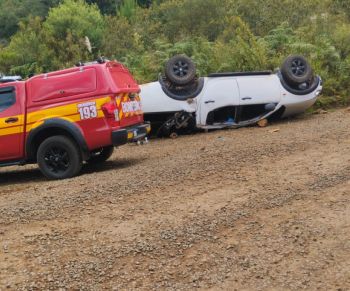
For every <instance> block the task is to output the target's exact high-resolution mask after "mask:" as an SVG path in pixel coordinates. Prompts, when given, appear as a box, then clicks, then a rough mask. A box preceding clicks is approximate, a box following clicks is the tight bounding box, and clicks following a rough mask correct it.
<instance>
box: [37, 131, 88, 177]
mask: <svg viewBox="0 0 350 291" xmlns="http://www.w3.org/2000/svg"><path fill="white" fill-rule="evenodd" d="M37 162H38V165H39V168H40V170H41V172H42V173H43V174H44V175H45V176H46V177H47V178H49V179H55V180H59V179H66V178H71V177H73V176H76V175H77V174H78V173H79V172H80V170H81V167H82V164H83V162H82V156H81V152H80V150H79V147H78V146H77V145H76V144H75V142H74V141H72V140H71V139H70V138H68V137H66V136H61V135H57V136H52V137H49V138H47V139H46V140H44V141H43V142H42V143H41V144H40V146H39V149H38V152H37Z"/></svg>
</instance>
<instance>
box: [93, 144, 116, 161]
mask: <svg viewBox="0 0 350 291" xmlns="http://www.w3.org/2000/svg"><path fill="white" fill-rule="evenodd" d="M113 152H114V146H108V147H103V148H101V149H99V150H96V151H93V152H92V153H91V157H90V158H89V159H88V160H87V161H86V162H88V163H89V164H101V163H103V162H105V161H107V160H108V159H109V158H110V157H111V156H112V154H113Z"/></svg>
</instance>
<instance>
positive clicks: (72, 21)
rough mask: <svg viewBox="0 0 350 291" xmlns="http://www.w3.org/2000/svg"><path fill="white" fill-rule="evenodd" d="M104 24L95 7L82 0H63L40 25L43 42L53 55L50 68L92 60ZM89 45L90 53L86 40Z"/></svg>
mask: <svg viewBox="0 0 350 291" xmlns="http://www.w3.org/2000/svg"><path fill="white" fill-rule="evenodd" d="M104 27H105V22H104V19H103V17H102V15H101V13H100V11H99V9H98V7H97V6H96V5H88V4H86V3H85V1H83V0H65V1H63V3H62V4H60V5H59V6H58V7H57V8H53V9H51V10H50V12H49V15H48V17H47V19H46V21H45V23H44V24H43V29H44V31H43V33H44V34H45V35H44V38H45V43H46V45H47V47H48V48H49V50H50V51H51V54H52V56H53V57H52V58H53V59H52V60H50V61H51V63H52V66H53V68H60V67H64V66H68V65H71V64H73V63H75V62H77V61H79V60H86V59H89V58H95V57H96V56H97V55H98V53H99V50H100V48H101V44H102V37H103V32H104ZM86 37H88V38H89V40H90V42H91V44H92V54H90V53H89V51H88V49H87V47H86V43H85V38H86Z"/></svg>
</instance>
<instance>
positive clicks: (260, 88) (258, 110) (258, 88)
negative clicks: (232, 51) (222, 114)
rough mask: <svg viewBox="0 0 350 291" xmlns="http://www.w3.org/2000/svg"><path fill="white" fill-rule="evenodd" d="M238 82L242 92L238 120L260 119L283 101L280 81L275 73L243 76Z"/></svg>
mask: <svg viewBox="0 0 350 291" xmlns="http://www.w3.org/2000/svg"><path fill="white" fill-rule="evenodd" d="M237 83H238V87H239V92H240V98H239V105H240V108H239V111H238V114H237V115H239V116H237V121H238V122H247V121H249V120H255V119H259V117H261V116H264V115H266V114H267V113H269V112H270V111H273V110H274V108H275V107H276V106H277V104H278V103H279V102H280V101H281V90H280V81H279V79H278V77H276V75H274V74H271V75H261V76H259V75H257V76H241V77H238V78H237Z"/></svg>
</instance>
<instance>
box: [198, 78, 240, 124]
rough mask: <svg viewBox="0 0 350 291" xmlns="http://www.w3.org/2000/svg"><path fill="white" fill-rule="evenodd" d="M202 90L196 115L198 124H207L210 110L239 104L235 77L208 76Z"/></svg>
mask: <svg viewBox="0 0 350 291" xmlns="http://www.w3.org/2000/svg"><path fill="white" fill-rule="evenodd" d="M202 92H203V93H202V95H201V96H200V100H199V114H198V115H197V124H198V125H199V126H206V125H207V121H208V114H209V113H210V112H213V111H215V110H219V109H222V108H225V107H234V106H238V104H239V90H238V86H237V81H236V78H233V77H213V78H208V79H207V80H206V84H205V85H204V88H203V91H202ZM232 118H234V116H232Z"/></svg>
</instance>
